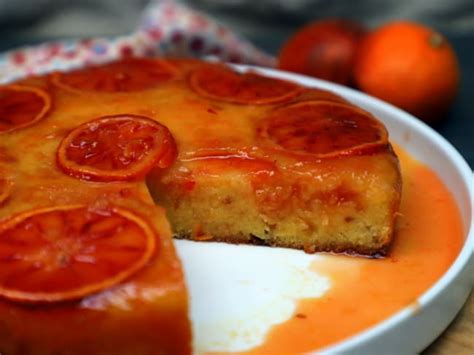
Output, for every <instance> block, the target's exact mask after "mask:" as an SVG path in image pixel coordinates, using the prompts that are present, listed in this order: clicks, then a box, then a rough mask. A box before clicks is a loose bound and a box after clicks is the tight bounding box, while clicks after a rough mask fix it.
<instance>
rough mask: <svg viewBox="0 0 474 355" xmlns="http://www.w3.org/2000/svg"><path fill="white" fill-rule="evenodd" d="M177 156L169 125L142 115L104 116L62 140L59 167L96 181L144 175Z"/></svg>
mask: <svg viewBox="0 0 474 355" xmlns="http://www.w3.org/2000/svg"><path fill="white" fill-rule="evenodd" d="M175 158H176V145H175V143H174V139H173V137H172V135H171V133H170V132H169V130H168V128H166V127H165V126H163V125H161V124H160V123H158V122H156V121H153V120H151V119H149V118H147V117H143V116H133V115H119V116H105V117H101V118H98V119H95V120H92V121H89V122H86V123H84V124H82V125H80V126H78V127H77V128H75V129H74V130H73V131H71V132H70V133H69V134H68V135H67V136H66V137H65V138H64V139H63V140H62V141H61V143H60V145H59V148H58V150H57V154H56V161H57V164H58V166H59V167H60V168H61V169H62V170H63V171H64V172H65V173H67V174H69V175H71V176H73V177H76V178H79V179H82V180H94V181H124V180H133V179H138V178H141V177H144V176H145V175H146V174H147V173H148V172H149V171H150V170H151V169H153V168H154V167H159V168H167V167H168V166H170V165H171V164H172V163H173V162H174V160H175Z"/></svg>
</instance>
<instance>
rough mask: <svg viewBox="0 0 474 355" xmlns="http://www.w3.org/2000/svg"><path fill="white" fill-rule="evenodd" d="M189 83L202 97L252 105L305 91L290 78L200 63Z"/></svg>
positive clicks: (293, 95) (283, 99) (270, 101)
mask: <svg viewBox="0 0 474 355" xmlns="http://www.w3.org/2000/svg"><path fill="white" fill-rule="evenodd" d="M190 84H191V88H192V89H193V90H194V91H196V92H197V93H198V94H199V95H201V96H204V97H207V98H210V99H213V100H220V101H227V102H232V103H238V104H249V105H265V104H273V103H277V102H283V101H288V100H290V99H292V98H293V97H295V96H296V95H298V94H299V93H300V92H301V90H302V89H301V87H300V86H298V85H296V84H293V83H290V82H288V81H284V80H280V79H274V78H269V77H265V76H262V75H259V74H256V73H252V72H247V73H238V72H235V71H233V70H231V69H229V68H226V67H224V66H222V65H204V66H201V67H200V68H199V69H197V70H195V71H194V72H193V73H192V74H191V78H190Z"/></svg>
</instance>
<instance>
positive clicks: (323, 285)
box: [176, 66, 474, 354]
mask: <svg viewBox="0 0 474 355" xmlns="http://www.w3.org/2000/svg"><path fill="white" fill-rule="evenodd" d="M239 68H240V69H242V70H245V69H246V68H249V67H246V66H240V67H239ZM253 69H254V70H258V71H259V72H262V73H264V74H266V75H269V76H274V77H279V78H283V79H287V80H292V81H296V82H299V83H301V84H304V85H307V86H313V87H319V88H322V89H326V90H330V91H333V92H335V93H337V94H339V95H341V96H343V97H345V98H346V99H348V100H349V101H351V102H353V103H355V104H357V105H359V106H361V107H363V108H365V109H366V110H368V111H370V112H372V113H373V114H374V115H375V116H377V117H378V118H379V119H380V120H382V121H383V122H384V123H385V125H386V126H387V128H388V130H389V132H390V137H391V140H392V141H393V142H395V143H398V144H399V145H401V146H403V147H404V149H406V150H407V151H408V152H409V153H410V154H411V155H412V156H414V157H415V158H416V159H418V160H419V161H421V162H424V163H425V164H426V165H428V166H430V167H431V168H432V169H433V170H434V171H435V172H436V173H437V174H438V176H439V177H440V178H441V179H442V180H443V182H444V184H445V185H446V186H447V187H448V189H449V190H450V191H451V193H452V194H453V196H454V198H455V201H456V203H457V204H458V206H459V209H460V211H461V216H462V222H463V225H464V230H465V231H467V232H466V235H465V241H464V245H463V247H462V250H461V252H460V253H459V255H458V257H457V259H456V260H455V262H454V263H453V265H452V266H451V267H450V268H449V270H448V271H447V272H446V273H445V274H444V275H443V276H442V277H441V278H440V279H439V280H438V282H436V284H435V285H433V286H432V287H431V288H430V289H429V290H428V291H427V292H425V293H424V294H422V295H420V297H419V299H418V303H419V305H420V307H419V309H417V310H416V312H414V310H413V308H409V307H408V308H406V309H403V310H401V311H400V312H398V313H396V314H395V315H393V316H392V317H390V318H388V319H386V320H385V321H383V322H380V323H379V324H377V325H376V326H374V327H372V328H370V329H368V330H366V331H363V332H361V333H359V334H356V335H354V336H353V337H351V338H349V339H347V340H345V341H343V342H341V343H338V344H335V345H332V346H330V347H328V348H325V349H323V350H322V349H319V350H318V353H321V352H325V353H350V354H368V353H378V352H380V349H384V353H401V354H413V353H418V352H419V351H421V350H422V349H424V348H425V347H426V346H427V345H429V344H430V343H431V342H432V341H433V340H434V339H435V338H436V337H437V336H438V335H439V334H440V333H441V332H442V331H443V330H444V329H445V328H446V326H447V325H448V324H449V323H450V322H451V321H452V319H453V318H454V316H455V315H456V313H457V312H458V311H459V309H460V308H461V306H462V305H463V303H464V302H465V300H466V298H467V296H468V294H469V292H470V290H471V288H472V285H473V281H474V272H473V271H474V267H473V265H474V263H473V250H474V230H473V228H472V221H473V201H474V193H473V177H472V172H471V170H470V168H469V166H468V165H467V164H466V162H465V161H464V160H463V158H462V157H461V155H460V154H459V153H458V152H457V151H456V150H455V149H454V148H453V146H452V145H451V144H449V143H448V142H447V141H446V140H445V139H444V138H442V137H441V136H440V135H439V134H438V133H436V132H435V131H433V130H432V129H431V128H429V127H428V126H427V125H425V124H423V123H422V122H420V121H419V120H417V119H415V118H414V117H412V116H410V115H409V114H407V113H405V112H403V111H401V110H399V109H397V108H395V107H393V106H391V105H389V104H386V103H384V102H382V101H380V100H378V99H375V98H372V97H369V96H367V95H364V94H362V93H359V92H356V91H354V90H351V89H348V88H345V87H342V86H339V85H335V84H331V83H328V82H324V81H321V80H316V79H312V78H308V77H304V76H300V75H295V74H289V73H284V72H280V71H276V70H269V69H260V68H253ZM176 246H177V249H178V252H179V254H180V256H181V258H182V260H183V264H184V269H185V274H186V278H187V282H188V286H189V290H190V297H191V318H192V321H193V329H194V338H195V348H196V350H197V352H206V351H240V350H247V349H250V348H252V347H253V346H255V345H258V344H259V343H261V342H262V341H263V339H264V337H265V334H266V333H267V332H268V330H269V329H270V328H271V326H272V325H275V324H278V323H281V322H283V321H285V320H287V319H289V318H290V317H291V316H292V314H293V312H294V310H295V305H296V302H297V301H298V299H301V298H305V297H319V296H321V295H323V294H324V293H325V292H326V290H327V289H328V287H329V286H328V280H327V279H325V278H324V277H322V276H318V275H317V274H316V273H314V272H309V271H308V269H309V268H308V265H309V264H310V263H311V262H312V261H313V260H314V259H316V258H318V257H321V256H318V255H307V254H305V253H303V252H300V251H294V250H287V249H278V248H266V247H255V246H235V245H227V244H218V243H194V242H187V241H176Z"/></svg>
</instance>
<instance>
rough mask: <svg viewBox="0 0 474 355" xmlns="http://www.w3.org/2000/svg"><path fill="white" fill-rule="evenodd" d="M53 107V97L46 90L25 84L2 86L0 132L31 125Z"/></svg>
mask: <svg viewBox="0 0 474 355" xmlns="http://www.w3.org/2000/svg"><path fill="white" fill-rule="evenodd" d="M50 108H51V97H50V96H49V94H48V93H46V92H45V91H44V90H41V89H38V88H34V87H30V86H23V85H8V86H3V87H0V133H3V132H10V131H13V130H16V129H20V128H23V127H27V126H30V125H32V124H34V123H36V122H38V121H39V120H41V119H42V118H43V117H44V116H45V115H46V114H47V113H48V111H49V109H50Z"/></svg>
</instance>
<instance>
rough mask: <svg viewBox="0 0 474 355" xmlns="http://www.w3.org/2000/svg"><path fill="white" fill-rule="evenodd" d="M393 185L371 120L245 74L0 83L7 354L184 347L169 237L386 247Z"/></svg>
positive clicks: (129, 70)
mask: <svg viewBox="0 0 474 355" xmlns="http://www.w3.org/2000/svg"><path fill="white" fill-rule="evenodd" d="M400 190H401V178H400V171H399V166H398V160H397V157H396V156H395V154H394V152H393V150H392V147H391V145H390V143H389V140H388V134H387V131H386V129H385V127H384V126H383V125H382V123H380V122H379V121H378V120H377V119H376V118H374V117H373V116H372V115H371V114H369V113H368V112H366V111H364V110H362V109H361V108H358V107H356V106H354V105H353V104H351V103H350V102H347V101H346V100H344V99H343V98H341V97H339V96H337V95H335V94H333V93H330V92H327V91H323V90H320V89H316V88H306V87H303V86H300V85H298V84H295V83H292V82H289V81H284V80H281V79H276V78H272V77H268V76H264V75H261V74H259V73H257V72H255V71H248V72H246V73H243V74H242V73H239V72H237V71H235V70H234V69H232V68H230V67H228V66H225V65H223V64H213V63H209V62H203V61H199V60H190V59H145V58H141V59H138V58H136V59H126V60H122V61H119V62H114V63H109V64H104V65H98V66H92V67H88V68H84V69H79V70H75V71H71V72H68V73H62V72H56V73H52V74H48V75H44V76H32V77H29V78H25V79H22V80H19V81H17V82H15V83H12V84H8V85H4V86H2V87H0V263H1V267H0V319H1V320H2V321H1V325H0V326H1V331H0V352H1V353H2V354H17V353H37V354H43V353H57V354H61V353H68V354H71V353H74V354H75V353H77V354H79V353H113V354H122V353H123V354H128V353H134V354H141V353H144V354H145V353H147V354H148V353H173V354H186V353H189V352H190V351H191V330H190V323H189V320H188V312H189V310H188V299H187V291H186V286H185V281H184V278H183V272H182V269H181V264H180V261H179V259H178V257H177V255H176V253H175V250H174V247H173V243H172V235H174V236H175V237H177V238H187V239H193V240H197V241H222V242H229V243H250V244H261V245H269V246H278V247H290V248H296V249H302V250H304V251H306V252H315V251H329V252H343V253H356V254H361V255H367V256H374V255H383V254H385V253H386V252H387V249H388V247H389V245H390V242H391V240H392V239H393V231H394V221H395V216H396V214H397V210H398V205H399V202H400ZM66 327H67V328H68V329H71V331H65V328H66Z"/></svg>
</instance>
